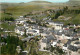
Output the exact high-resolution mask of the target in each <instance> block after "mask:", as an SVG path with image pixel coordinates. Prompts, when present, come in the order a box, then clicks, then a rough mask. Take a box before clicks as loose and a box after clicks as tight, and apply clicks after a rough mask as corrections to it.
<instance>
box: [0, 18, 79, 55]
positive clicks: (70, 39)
mask: <svg viewBox="0 0 80 55" xmlns="http://www.w3.org/2000/svg"><path fill="white" fill-rule="evenodd" d="M15 24H16V28H15V31H14V32H15V33H17V36H18V37H19V38H21V37H23V36H25V37H24V38H21V40H22V41H23V42H29V41H32V40H34V38H35V37H36V36H37V38H38V50H39V51H43V52H44V51H48V52H50V47H51V46H52V47H54V48H55V47H57V46H58V47H59V48H61V49H62V51H63V52H65V53H66V55H75V54H77V55H79V54H80V31H78V30H79V28H80V25H75V24H74V25H67V26H65V25H64V23H63V22H54V21H52V20H51V19H50V18H48V17H46V18H43V20H38V19H34V18H32V17H27V16H26V17H23V16H20V17H19V18H18V19H16V20H15ZM5 32H12V31H5ZM3 44H4V43H3V42H2V44H1V45H3ZM17 47H18V48H20V46H17ZM20 50H21V49H20ZM23 52H26V53H28V51H27V50H24V51H23ZM53 52H54V51H53Z"/></svg>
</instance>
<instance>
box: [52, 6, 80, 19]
mask: <svg viewBox="0 0 80 55" xmlns="http://www.w3.org/2000/svg"><path fill="white" fill-rule="evenodd" d="M54 13H55V15H54V16H53V17H51V18H52V19H57V18H58V17H59V16H61V15H63V14H65V13H66V14H72V13H74V14H80V10H70V9H68V7H67V6H66V7H64V8H63V9H58V10H56V11H54Z"/></svg>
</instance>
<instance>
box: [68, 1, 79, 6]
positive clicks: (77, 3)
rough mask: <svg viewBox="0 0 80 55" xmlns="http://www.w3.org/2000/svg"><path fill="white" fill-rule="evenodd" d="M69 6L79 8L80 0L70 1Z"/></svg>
mask: <svg viewBox="0 0 80 55" xmlns="http://www.w3.org/2000/svg"><path fill="white" fill-rule="evenodd" d="M67 4H68V5H71V6H72V5H75V6H79V5H80V0H70V1H68V2H67Z"/></svg>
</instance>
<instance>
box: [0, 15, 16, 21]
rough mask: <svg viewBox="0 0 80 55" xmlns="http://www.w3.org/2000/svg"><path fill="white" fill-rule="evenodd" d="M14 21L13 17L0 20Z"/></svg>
mask: <svg viewBox="0 0 80 55" xmlns="http://www.w3.org/2000/svg"><path fill="white" fill-rule="evenodd" d="M14 20H15V18H14V17H7V16H6V17H3V18H1V21H14Z"/></svg>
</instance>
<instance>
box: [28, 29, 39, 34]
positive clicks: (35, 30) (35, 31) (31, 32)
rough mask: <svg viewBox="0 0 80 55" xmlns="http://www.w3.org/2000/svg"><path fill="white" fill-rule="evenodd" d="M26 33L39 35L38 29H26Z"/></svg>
mask: <svg viewBox="0 0 80 55" xmlns="http://www.w3.org/2000/svg"><path fill="white" fill-rule="evenodd" d="M26 34H32V35H40V32H39V30H38V29H30V30H26Z"/></svg>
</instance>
